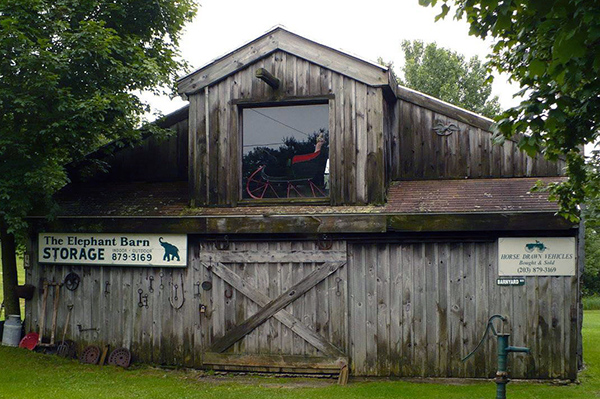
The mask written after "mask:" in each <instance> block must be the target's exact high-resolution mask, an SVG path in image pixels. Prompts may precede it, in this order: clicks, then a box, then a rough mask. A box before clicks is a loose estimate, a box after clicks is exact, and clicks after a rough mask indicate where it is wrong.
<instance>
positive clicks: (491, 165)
mask: <svg viewBox="0 0 600 399" xmlns="http://www.w3.org/2000/svg"><path fill="white" fill-rule="evenodd" d="M395 107H396V108H395V114H396V115H397V118H398V119H399V126H398V127H393V128H391V129H390V130H389V132H390V134H391V137H389V138H388V139H387V140H390V141H391V142H392V143H394V144H396V146H395V147H394V146H389V148H391V152H390V153H389V155H388V158H389V162H390V167H391V174H390V175H391V178H392V179H451V178H464V177H470V178H486V177H524V176H559V175H562V174H564V170H563V169H564V167H565V163H564V162H563V161H558V162H549V161H546V160H544V159H543V157H542V156H540V155H537V156H536V157H535V158H531V157H529V156H528V155H527V154H525V153H524V152H522V151H520V150H519V148H518V147H517V144H516V143H515V142H513V141H511V140H506V142H505V143H504V144H503V145H495V144H493V143H492V134H491V133H490V132H488V131H485V130H482V129H480V128H477V127H474V126H471V125H468V124H466V123H463V122H459V121H457V120H454V119H452V118H449V117H447V116H445V115H442V114H438V113H436V112H434V111H430V110H428V109H426V108H423V107H421V106H418V105H415V104H412V103H410V102H407V101H403V100H398V102H397V103H396V106H395ZM437 121H442V122H443V123H445V124H446V123H451V122H452V123H455V124H457V125H458V126H459V128H460V131H459V132H455V133H452V134H450V135H449V136H438V135H437V134H436V133H435V131H434V130H433V129H432V128H433V126H434V124H435V123H436V122H437Z"/></svg>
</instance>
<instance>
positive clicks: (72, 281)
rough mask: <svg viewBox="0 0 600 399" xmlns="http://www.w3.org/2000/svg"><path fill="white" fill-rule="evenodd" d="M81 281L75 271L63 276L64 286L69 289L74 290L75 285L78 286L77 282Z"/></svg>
mask: <svg viewBox="0 0 600 399" xmlns="http://www.w3.org/2000/svg"><path fill="white" fill-rule="evenodd" d="M80 282H81V277H79V274H77V273H73V272H71V273H69V274H67V275H66V277H65V287H66V288H67V289H68V290H69V291H75V290H76V289H77V287H79V283H80Z"/></svg>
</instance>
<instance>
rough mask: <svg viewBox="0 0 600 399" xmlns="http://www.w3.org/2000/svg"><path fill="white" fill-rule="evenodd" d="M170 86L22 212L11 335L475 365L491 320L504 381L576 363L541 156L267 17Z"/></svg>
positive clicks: (183, 350)
mask: <svg viewBox="0 0 600 399" xmlns="http://www.w3.org/2000/svg"><path fill="white" fill-rule="evenodd" d="M177 88H178V91H179V93H180V94H181V95H182V96H183V97H184V98H185V99H187V100H188V101H189V105H188V106H186V107H184V108H182V109H180V110H178V111H176V112H174V113H172V114H170V115H168V116H167V117H165V118H163V119H162V120H161V121H159V122H157V123H159V124H160V125H161V126H163V127H167V128H170V129H172V130H173V134H172V135H171V136H169V137H168V138H167V139H162V140H161V139H159V138H157V137H154V136H149V137H147V138H146V139H144V140H143V141H142V142H141V143H139V144H137V145H135V146H133V147H128V146H126V147H124V148H118V149H116V150H114V151H113V152H111V153H110V155H107V153H106V152H102V153H100V152H99V153H95V154H91V155H90V157H89V160H91V161H93V162H102V163H104V164H105V165H106V166H107V169H108V172H106V173H97V174H95V175H92V176H87V177H86V178H84V177H83V176H81V174H80V173H78V167H77V166H75V167H73V170H72V174H71V180H72V182H71V183H70V184H69V185H68V186H67V187H65V188H64V189H63V190H62V191H61V192H59V193H58V195H57V197H56V200H57V203H58V205H59V211H58V215H57V216H56V218H54V219H53V220H51V221H49V220H47V219H46V218H44V217H41V216H40V217H36V216H32V217H31V218H30V219H29V220H30V225H31V228H30V234H29V241H28V248H27V257H26V259H27V262H26V267H27V268H26V279H27V282H28V283H30V284H32V285H34V286H36V287H37V288H38V289H36V290H35V293H34V295H33V297H32V299H30V300H28V301H27V302H26V329H27V330H28V331H40V332H41V335H42V337H43V340H44V341H46V340H48V338H49V337H51V336H53V335H54V333H53V329H55V330H58V331H61V332H62V331H63V330H62V328H63V327H64V325H65V323H66V322H67V320H68V323H69V324H68V326H67V330H66V331H67V336H68V338H70V339H72V340H74V341H75V342H76V343H77V345H78V346H79V347H80V348H83V347H84V346H87V345H99V346H101V347H102V346H104V345H110V346H111V347H112V348H117V347H125V348H127V349H129V350H130V352H131V353H132V355H133V357H134V358H135V359H137V360H139V361H143V362H149V363H154V364H164V365H177V366H187V367H195V368H209V369H222V370H250V371H252V370H255V371H275V372H303V373H304V372H314V373H333V374H335V373H338V372H339V373H341V374H343V373H345V372H349V373H350V375H352V376H400V377H407V376H411V377H415V376H416V377H493V376H494V375H495V372H496V364H495V362H496V359H495V354H496V343H495V340H493V339H491V338H490V339H486V340H484V342H483V345H482V347H481V348H480V350H479V351H477V352H476V353H475V354H474V355H473V356H472V357H471V358H470V359H469V360H467V361H465V362H463V361H461V359H462V358H463V357H464V356H466V355H467V354H468V353H469V352H470V351H471V350H472V349H473V348H474V347H475V346H476V345H477V344H478V342H479V340H480V339H481V336H482V334H483V333H484V331H485V329H486V325H487V321H488V319H489V318H490V316H492V315H494V314H500V315H503V316H505V318H506V320H505V321H504V322H502V323H501V327H500V325H499V324H497V325H496V327H497V328H501V329H502V330H503V331H504V332H505V333H510V334H511V337H510V340H511V341H510V343H511V344H512V345H517V346H526V347H529V348H530V349H531V353H530V354H528V355H525V354H523V355H522V354H518V355H511V358H510V368H509V372H510V375H511V376H513V377H516V378H538V379H550V378H551V379H556V378H558V379H570V380H574V379H576V377H577V371H578V366H579V365H580V364H581V358H582V350H581V348H582V346H581V320H582V312H581V310H580V309H581V306H580V305H581V301H580V294H579V284H580V278H581V272H582V267H583V266H582V261H583V256H582V246H583V238H582V237H583V236H582V234H583V233H582V229H581V228H580V226H579V225H577V224H573V223H571V222H569V221H567V220H565V219H562V218H561V217H558V216H556V215H555V213H556V211H557V209H558V208H557V205H556V203H554V202H550V201H549V200H548V197H547V194H546V193H545V192H542V191H535V190H532V187H533V186H534V185H535V184H536V182H538V181H541V182H543V183H550V182H556V181H560V180H561V179H565V177H564V176H563V174H564V162H563V161H561V160H559V161H558V162H555V163H552V162H548V161H546V160H544V159H543V158H541V157H535V158H532V157H529V156H527V155H526V154H525V153H523V152H521V151H520V150H519V149H518V147H517V144H516V142H515V141H512V140H507V141H505V142H504V144H503V145H494V144H493V143H492V133H491V125H492V121H491V120H489V119H487V118H485V117H482V116H480V115H477V114H474V113H472V112H469V111H466V110H464V109H461V108H458V107H455V106H453V105H450V104H447V103H445V102H443V101H440V100H437V99H435V98H432V97H429V96H427V95H425V94H422V93H419V92H416V91H413V90H410V89H407V88H405V87H402V86H399V85H398V84H397V80H396V78H395V77H394V75H393V73H392V71H391V70H389V69H388V68H386V67H384V66H381V65H378V64H374V63H371V62H367V61H364V60H362V59H360V58H357V57H356V56H353V55H349V54H346V53H344V52H340V51H338V50H336V49H333V48H330V47H328V46H325V45H322V44H320V43H317V42H314V41H312V40H309V39H307V38H304V37H302V36H299V35H297V34H295V33H292V32H290V31H288V30H286V29H284V28H282V27H276V28H274V29H272V30H271V31H269V32H267V33H266V34H264V35H262V36H260V37H258V38H256V39H254V40H252V41H250V42H249V43H247V44H246V45H244V46H242V47H240V48H238V49H237V50H235V51H233V52H231V53H228V54H226V55H225V56H223V57H221V58H218V59H216V60H215V61H213V62H212V63H210V64H208V65H206V66H205V67H203V68H201V69H199V70H197V71H195V72H193V73H191V74H189V75H188V76H185V77H183V78H181V79H180V80H179V81H178V82H177ZM75 275H76V277H78V279H76V281H77V282H78V284H73V281H75V280H73V279H72V277H73V276H75ZM67 276H70V279H69V280H68V282H69V284H65V278H66V277H67ZM61 284H62V285H61ZM54 306H56V307H54ZM54 309H56V312H54ZM68 313H70V315H69V317H67V314H68ZM56 335H58V333H57V334H56ZM57 339H58V338H57Z"/></svg>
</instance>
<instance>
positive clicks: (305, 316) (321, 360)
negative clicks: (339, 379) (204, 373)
mask: <svg viewBox="0 0 600 399" xmlns="http://www.w3.org/2000/svg"><path fill="white" fill-rule="evenodd" d="M194 257H195V258H196V259H194V260H193V262H194V263H199V264H200V265H201V269H203V271H204V279H205V281H207V282H210V284H204V286H203V288H204V292H203V296H204V297H205V299H204V302H206V303H205V306H206V309H205V313H204V314H205V320H204V322H203V326H202V329H203V335H204V337H205V339H204V340H203V346H204V347H203V350H204V354H203V363H204V364H205V365H210V366H215V367H218V368H226V369H238V370H239V369H257V368H258V369H261V370H262V369H265V370H266V371H287V370H289V371H292V370H295V371H297V370H299V369H301V370H306V371H313V372H325V373H326V372H331V371H333V372H336V370H337V371H339V370H340V369H341V368H344V366H345V365H346V364H347V359H346V355H345V348H346V346H347V319H348V318H347V307H346V304H347V290H346V288H347V286H346V282H347V267H346V266H345V265H346V243H345V242H344V241H333V242H329V243H325V244H323V243H318V242H316V241H303V242H298V241H278V242H231V243H222V242H210V241H202V242H200V243H199V251H196V255H195V256H194ZM208 287H210V289H208V290H207V289H206V288H208Z"/></svg>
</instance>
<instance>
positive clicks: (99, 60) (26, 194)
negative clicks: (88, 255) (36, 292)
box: [0, 0, 196, 314]
mask: <svg viewBox="0 0 600 399" xmlns="http://www.w3.org/2000/svg"><path fill="white" fill-rule="evenodd" d="M195 12H196V5H195V4H194V2H193V0H177V1H173V0H153V1H135V0H123V1H114V0H3V1H2V2H0V176H1V177H0V233H1V237H0V239H1V240H2V261H3V262H2V263H3V273H4V279H3V280H4V297H5V298H4V299H5V305H6V312H7V314H19V306H18V298H16V295H15V292H14V288H15V286H16V284H17V280H16V262H15V235H17V237H18V234H19V232H22V231H23V229H24V228H25V227H26V223H25V221H24V217H25V216H26V215H27V214H28V213H30V212H32V210H34V209H38V210H39V211H41V212H48V210H49V209H51V204H52V195H53V194H54V193H55V192H56V191H57V190H59V189H60V188H61V187H63V186H64V185H65V184H66V183H67V182H68V177H67V174H66V172H65V165H67V164H68V163H70V162H73V161H77V160H78V159H81V158H82V157H83V156H84V155H85V154H87V153H89V152H91V151H93V150H95V149H97V148H98V147H99V146H100V145H102V144H105V143H106V142H108V141H111V140H116V139H133V138H134V137H135V136H136V135H139V131H136V128H137V127H139V124H140V121H141V118H142V115H143V114H144V113H145V112H146V111H147V109H148V107H147V105H146V104H144V103H143V101H142V100H140V98H139V97H138V95H136V94H135V93H139V92H140V91H143V90H152V91H154V92H161V93H163V92H166V91H167V90H168V89H167V88H170V87H171V85H172V82H173V79H174V78H175V77H176V74H177V73H179V72H180V71H181V68H182V67H183V66H184V65H183V62H182V61H181V60H180V59H179V55H178V50H177V46H178V41H179V38H180V35H181V32H182V28H183V26H184V24H185V23H186V22H188V21H190V20H191V18H192V17H193V16H194V14H195ZM169 90H172V89H169Z"/></svg>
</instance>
